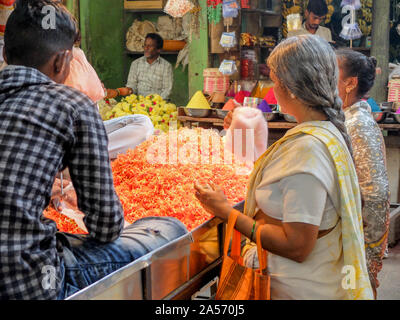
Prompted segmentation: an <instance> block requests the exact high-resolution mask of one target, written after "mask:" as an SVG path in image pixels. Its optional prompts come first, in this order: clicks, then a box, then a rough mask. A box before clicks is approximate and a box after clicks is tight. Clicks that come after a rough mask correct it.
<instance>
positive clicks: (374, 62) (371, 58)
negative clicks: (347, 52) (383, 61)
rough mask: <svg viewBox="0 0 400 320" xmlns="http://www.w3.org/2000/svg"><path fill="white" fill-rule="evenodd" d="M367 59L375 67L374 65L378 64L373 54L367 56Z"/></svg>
mask: <svg viewBox="0 0 400 320" xmlns="http://www.w3.org/2000/svg"><path fill="white" fill-rule="evenodd" d="M369 61H371V63H372V64H373V65H374V67H375V68H376V65H377V64H378V61H377V60H376V58H375V57H374V56H371V57H369Z"/></svg>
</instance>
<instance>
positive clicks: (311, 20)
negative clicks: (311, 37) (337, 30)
mask: <svg viewBox="0 0 400 320" xmlns="http://www.w3.org/2000/svg"><path fill="white" fill-rule="evenodd" d="M325 17H326V16H317V15H316V14H314V13H313V12H309V11H308V10H306V27H307V29H312V30H314V31H316V30H317V29H318V27H319V25H320V24H321V23H322V22H323V21H324V20H325Z"/></svg>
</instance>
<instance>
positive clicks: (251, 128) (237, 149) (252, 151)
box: [225, 107, 268, 164]
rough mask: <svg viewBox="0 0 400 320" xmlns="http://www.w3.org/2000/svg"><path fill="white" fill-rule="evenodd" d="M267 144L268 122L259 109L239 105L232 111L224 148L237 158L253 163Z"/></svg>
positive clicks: (265, 148)
mask: <svg viewBox="0 0 400 320" xmlns="http://www.w3.org/2000/svg"><path fill="white" fill-rule="evenodd" d="M267 146H268V124H267V121H266V120H265V118H264V116H263V114H262V112H261V110H259V109H257V108H249V107H239V108H236V109H235V110H234V112H233V116H232V123H231V126H230V127H229V129H228V131H227V133H226V139H225V148H227V149H228V150H230V151H231V152H232V153H233V154H234V155H235V156H236V157H237V158H238V159H239V160H241V161H244V162H246V163H248V164H253V163H254V162H255V161H256V160H257V159H258V158H259V157H260V156H261V155H262V154H263V153H264V152H265V151H266V150H267Z"/></svg>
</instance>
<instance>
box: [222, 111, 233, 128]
mask: <svg viewBox="0 0 400 320" xmlns="http://www.w3.org/2000/svg"><path fill="white" fill-rule="evenodd" d="M232 116H233V110H231V111H229V112H228V114H227V115H226V117H225V118H224V129H225V130H228V129H229V127H230V126H231V123H232Z"/></svg>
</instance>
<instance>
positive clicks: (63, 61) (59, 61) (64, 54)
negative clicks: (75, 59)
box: [54, 50, 72, 74]
mask: <svg viewBox="0 0 400 320" xmlns="http://www.w3.org/2000/svg"><path fill="white" fill-rule="evenodd" d="M71 58H72V53H71V50H64V51H61V52H59V53H57V54H56V56H55V59H54V73H55V74H58V73H60V72H62V71H64V70H65V69H66V67H67V66H68V65H69V63H70V62H71Z"/></svg>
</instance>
